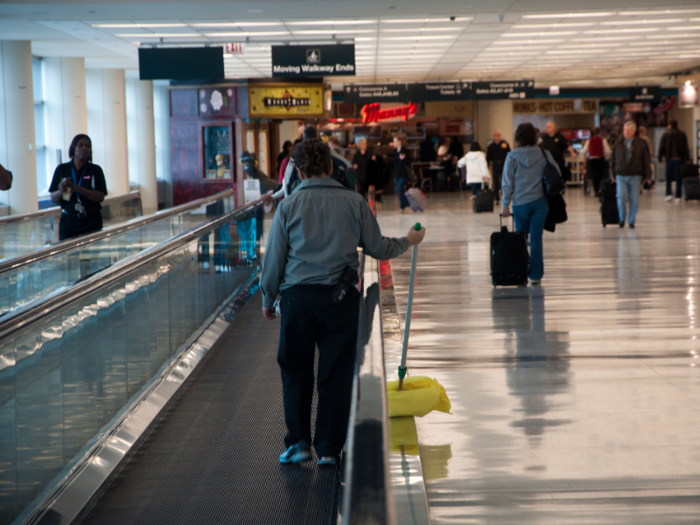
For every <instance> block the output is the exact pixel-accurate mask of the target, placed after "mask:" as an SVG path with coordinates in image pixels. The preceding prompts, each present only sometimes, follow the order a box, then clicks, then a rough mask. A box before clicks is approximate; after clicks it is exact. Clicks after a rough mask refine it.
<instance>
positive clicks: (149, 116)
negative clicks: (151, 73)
mask: <svg viewBox="0 0 700 525" xmlns="http://www.w3.org/2000/svg"><path fill="white" fill-rule="evenodd" d="M126 119H127V138H128V143H129V174H130V179H131V180H133V181H134V182H136V183H137V184H138V185H139V192H140V193H141V208H142V210H143V214H144V215H148V214H151V213H155V212H157V211H158V181H157V180H156V142H155V141H156V138H155V131H154V122H153V82H152V81H150V80H139V79H138V78H129V79H127V80H126Z"/></svg>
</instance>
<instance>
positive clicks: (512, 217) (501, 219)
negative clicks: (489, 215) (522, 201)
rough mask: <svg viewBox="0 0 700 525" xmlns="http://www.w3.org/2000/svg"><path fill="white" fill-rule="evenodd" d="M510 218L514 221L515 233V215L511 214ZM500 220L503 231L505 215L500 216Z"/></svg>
mask: <svg viewBox="0 0 700 525" xmlns="http://www.w3.org/2000/svg"><path fill="white" fill-rule="evenodd" d="M510 218H511V219H513V231H515V215H513V214H512V213H511V214H510ZM498 220H499V221H500V222H501V230H502V229H503V214H502V213H499V214H498Z"/></svg>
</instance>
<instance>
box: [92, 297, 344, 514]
mask: <svg viewBox="0 0 700 525" xmlns="http://www.w3.org/2000/svg"><path fill="white" fill-rule="evenodd" d="M261 306H262V304H261V299H260V293H256V294H255V296H254V297H253V298H251V300H250V303H249V304H248V305H247V306H246V307H245V308H244V309H243V310H242V311H241V313H240V314H239V316H238V318H237V319H236V321H234V325H233V326H232V328H231V329H230V331H229V333H228V334H226V335H225V336H224V337H223V338H222V339H221V340H220V341H219V342H218V343H217V344H216V346H215V347H214V348H213V349H212V354H211V356H210V358H209V359H207V360H206V361H205V362H204V363H203V364H202V365H201V367H200V369H199V370H196V371H195V372H194V373H193V375H192V376H191V377H190V379H189V380H188V382H187V383H186V384H185V385H183V388H182V389H181V394H180V395H179V398H178V399H177V400H176V401H175V402H174V403H173V404H172V405H171V407H170V409H169V410H167V413H166V414H164V416H163V417H162V419H161V420H160V421H159V422H158V424H157V426H156V427H155V428H154V430H153V432H152V433H151V434H150V436H148V438H147V439H146V440H145V441H144V443H143V445H142V446H141V448H140V449H139V450H138V452H136V454H134V456H133V458H132V459H131V461H130V462H129V464H128V465H127V466H126V467H125V468H124V470H123V471H122V472H121V474H120V475H119V476H118V477H117V478H116V479H115V480H114V482H113V483H112V485H111V486H110V487H109V489H107V491H106V492H105V493H104V494H103V496H102V497H101V498H100V500H99V501H98V502H97V504H96V506H95V507H94V508H93V509H92V511H91V512H90V513H89V514H88V516H87V517H86V519H85V520H84V521H83V523H87V524H100V525H109V524H116V525H126V524H137V523H138V524H146V523H147V524H149V525H155V524H161V523H162V524H168V525H172V524H178V523H183V524H184V523H186V524H200V523H201V524H207V525H211V524H217V523H226V524H229V523H230V524H237V523H245V524H254V523H259V524H265V525H272V524H276V523H284V524H334V523H336V519H337V505H338V491H339V487H340V473H339V468H334V467H331V468H322V469H319V467H318V466H317V465H316V461H315V460H314V461H308V462H306V463H303V464H300V465H280V464H279V461H278V457H279V454H280V453H281V452H282V450H283V441H282V440H283V437H284V434H285V426H284V416H283V409H282V387H281V381H280V374H279V368H278V365H277V360H276V357H277V345H278V341H279V321H275V322H270V321H268V320H266V319H264V318H263V316H262V313H261Z"/></svg>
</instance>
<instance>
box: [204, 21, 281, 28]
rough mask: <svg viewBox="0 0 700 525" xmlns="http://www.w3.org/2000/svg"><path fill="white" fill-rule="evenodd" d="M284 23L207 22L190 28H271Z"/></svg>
mask: <svg viewBox="0 0 700 525" xmlns="http://www.w3.org/2000/svg"><path fill="white" fill-rule="evenodd" d="M283 25H284V23H282V22H206V23H201V24H190V27H269V26H283Z"/></svg>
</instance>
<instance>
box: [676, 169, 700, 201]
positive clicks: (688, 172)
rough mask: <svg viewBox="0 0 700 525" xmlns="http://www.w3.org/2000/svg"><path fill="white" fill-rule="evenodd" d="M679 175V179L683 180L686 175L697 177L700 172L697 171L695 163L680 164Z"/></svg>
mask: <svg viewBox="0 0 700 525" xmlns="http://www.w3.org/2000/svg"><path fill="white" fill-rule="evenodd" d="M680 175H681V179H683V180H685V178H686V177H697V176H698V175H700V173H698V167H697V166H696V165H695V164H681V171H680ZM686 200H688V199H686Z"/></svg>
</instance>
